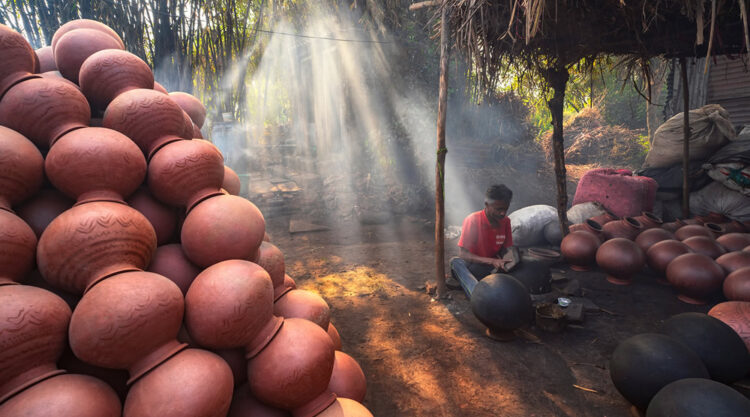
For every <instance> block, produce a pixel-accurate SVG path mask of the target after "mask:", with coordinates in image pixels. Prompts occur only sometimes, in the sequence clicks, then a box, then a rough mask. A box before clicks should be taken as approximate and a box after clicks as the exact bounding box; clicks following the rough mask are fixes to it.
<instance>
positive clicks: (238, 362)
mask: <svg viewBox="0 0 750 417" xmlns="http://www.w3.org/2000/svg"><path fill="white" fill-rule="evenodd" d="M213 353H215V354H217V355H219V357H221V359H224V362H226V363H227V365H229V369H231V370H232V379H233V380H234V386H235V387H237V386H238V385H240V384H244V383H246V382H247V359H245V349H241V348H237V349H216V350H213Z"/></svg>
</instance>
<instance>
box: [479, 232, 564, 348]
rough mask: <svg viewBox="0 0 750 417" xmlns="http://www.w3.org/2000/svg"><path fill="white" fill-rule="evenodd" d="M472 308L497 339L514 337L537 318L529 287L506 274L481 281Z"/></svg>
mask: <svg viewBox="0 0 750 417" xmlns="http://www.w3.org/2000/svg"><path fill="white" fill-rule="evenodd" d="M576 233H578V232H576ZM471 310H472V311H473V312H474V315H475V316H476V317H477V319H479V321H481V322H482V323H483V324H484V325H485V326H487V328H488V332H489V334H488V335H489V336H490V337H494V338H496V339H508V338H510V337H511V335H512V332H513V331H514V330H516V329H519V328H521V327H524V326H526V325H528V324H529V323H531V320H532V319H533V317H534V309H533V308H532V306H531V295H530V294H529V290H528V289H527V288H526V286H525V285H523V284H522V283H521V282H520V281H518V280H517V279H515V278H513V277H512V276H511V275H506V274H492V275H488V276H486V277H485V278H484V279H482V280H481V281H479V282H478V283H477V285H476V286H475V287H474V291H473V292H472V293H471Z"/></svg>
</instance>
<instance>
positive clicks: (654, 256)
mask: <svg viewBox="0 0 750 417" xmlns="http://www.w3.org/2000/svg"><path fill="white" fill-rule="evenodd" d="M689 252H691V251H690V248H689V247H688V246H687V245H686V244H684V243H682V242H680V241H679V240H671V239H670V240H663V241H661V242H656V243H654V244H653V245H651V247H650V248H648V251H647V252H646V260H647V262H648V266H649V267H651V269H653V270H654V272H656V273H657V274H659V275H662V276H664V274H665V273H666V271H667V266H668V265H669V263H670V262H672V260H674V258H676V257H678V256H680V255H682V254H685V253H689Z"/></svg>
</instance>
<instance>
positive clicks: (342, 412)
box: [317, 398, 372, 417]
mask: <svg viewBox="0 0 750 417" xmlns="http://www.w3.org/2000/svg"><path fill="white" fill-rule="evenodd" d="M317 417H372V413H371V412H370V410H368V409H367V408H365V406H364V405H362V404H360V403H358V402H356V401H354V400H350V399H349V398H336V401H335V402H334V403H333V404H331V405H330V406H328V408H326V409H325V410H323V412H321V413H320V414H318V415H317Z"/></svg>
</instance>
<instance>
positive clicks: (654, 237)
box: [635, 227, 674, 253]
mask: <svg viewBox="0 0 750 417" xmlns="http://www.w3.org/2000/svg"><path fill="white" fill-rule="evenodd" d="M669 239H674V234H672V232H669V231H667V230H664V229H662V228H659V227H657V228H651V229H648V230H644V231H643V232H641V233H640V234H639V235H638V237H637V238H635V244H636V245H638V247H639V248H641V250H642V251H643V253H646V252H648V250H649V249H650V248H651V246H653V245H654V244H655V243H657V242H661V241H662V240H669Z"/></svg>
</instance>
